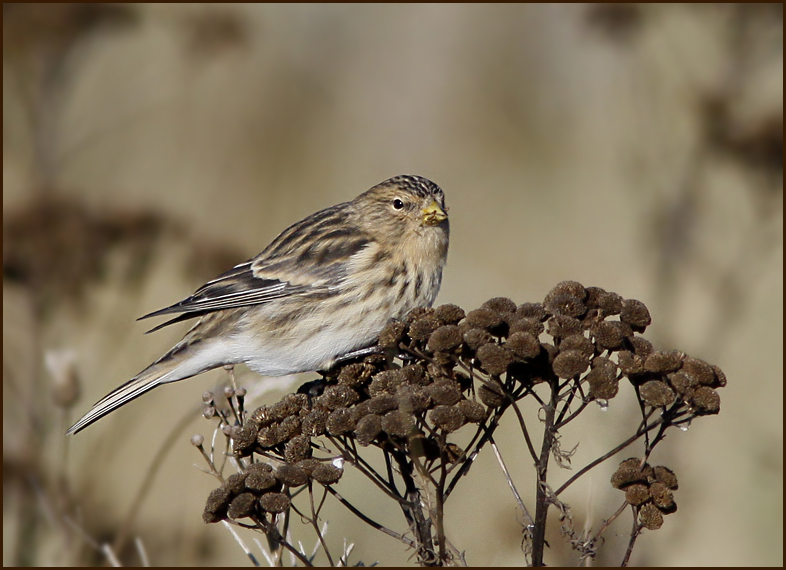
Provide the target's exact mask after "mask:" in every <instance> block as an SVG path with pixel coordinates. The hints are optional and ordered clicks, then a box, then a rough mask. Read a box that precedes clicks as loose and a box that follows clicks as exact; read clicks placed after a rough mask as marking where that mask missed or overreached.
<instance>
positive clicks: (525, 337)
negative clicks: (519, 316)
mask: <svg viewBox="0 0 786 570" xmlns="http://www.w3.org/2000/svg"><path fill="white" fill-rule="evenodd" d="M538 324H539V325H540V323H538ZM541 326H543V325H541ZM505 348H507V349H508V350H509V351H510V352H512V353H513V355H514V356H516V357H517V358H522V359H525V360H528V359H532V358H535V357H536V356H538V355H539V354H540V351H541V347H540V341H539V340H538V339H537V338H536V337H535V335H533V334H532V333H529V332H514V333H512V334H511V335H510V336H509V337H508V340H507V342H505Z"/></svg>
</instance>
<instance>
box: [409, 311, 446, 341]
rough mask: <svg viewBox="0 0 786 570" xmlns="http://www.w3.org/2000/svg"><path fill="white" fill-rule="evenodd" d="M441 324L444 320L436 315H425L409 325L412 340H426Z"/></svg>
mask: <svg viewBox="0 0 786 570" xmlns="http://www.w3.org/2000/svg"><path fill="white" fill-rule="evenodd" d="M441 326H442V321H440V320H439V319H438V318H437V317H436V316H435V315H424V316H422V317H420V318H418V319H417V320H415V321H413V323H412V324H411V325H409V336H410V338H411V339H412V340H417V341H426V340H428V337H429V336H431V333H433V332H434V331H435V330H437V329H438V328H439V327H441Z"/></svg>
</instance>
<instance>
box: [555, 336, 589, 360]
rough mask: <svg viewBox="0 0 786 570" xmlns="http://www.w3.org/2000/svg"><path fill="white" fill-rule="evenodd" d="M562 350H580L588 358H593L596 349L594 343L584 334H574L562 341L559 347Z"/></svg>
mask: <svg viewBox="0 0 786 570" xmlns="http://www.w3.org/2000/svg"><path fill="white" fill-rule="evenodd" d="M559 349H560V350H578V351H579V352H580V353H582V354H583V355H584V356H586V357H587V358H592V356H593V355H594V354H595V347H594V346H593V345H592V341H590V339H588V338H587V337H585V336H584V335H583V334H574V335H570V336H568V337H565V338H564V339H562V342H561V343H560V345H559Z"/></svg>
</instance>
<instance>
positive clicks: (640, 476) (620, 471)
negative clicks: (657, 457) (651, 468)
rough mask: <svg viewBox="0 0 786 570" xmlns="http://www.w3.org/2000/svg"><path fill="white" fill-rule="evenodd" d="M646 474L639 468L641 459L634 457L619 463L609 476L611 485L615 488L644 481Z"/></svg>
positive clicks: (645, 480) (622, 487)
mask: <svg viewBox="0 0 786 570" xmlns="http://www.w3.org/2000/svg"><path fill="white" fill-rule="evenodd" d="M646 482H647V475H646V473H645V472H644V471H643V470H642V468H641V461H640V460H639V459H637V458H635V457H631V458H629V459H626V460H625V461H623V462H622V463H620V465H619V467H617V470H616V471H615V472H614V474H613V475H612V476H611V486H612V487H614V488H615V489H624V488H625V487H627V486H628V485H630V484H631V483H646Z"/></svg>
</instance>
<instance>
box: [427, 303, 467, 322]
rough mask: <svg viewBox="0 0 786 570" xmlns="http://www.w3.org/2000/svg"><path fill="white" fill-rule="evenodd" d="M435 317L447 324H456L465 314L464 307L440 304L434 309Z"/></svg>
mask: <svg viewBox="0 0 786 570" xmlns="http://www.w3.org/2000/svg"><path fill="white" fill-rule="evenodd" d="M434 314H435V315H436V317H437V318H438V319H439V320H440V321H442V322H443V323H445V324H447V325H457V324H458V323H459V321H460V320H461V319H463V318H464V317H465V316H466V315H465V313H464V309H462V308H461V307H459V306H457V305H451V304H446V305H440V306H439V307H437V308H436V309H434Z"/></svg>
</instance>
